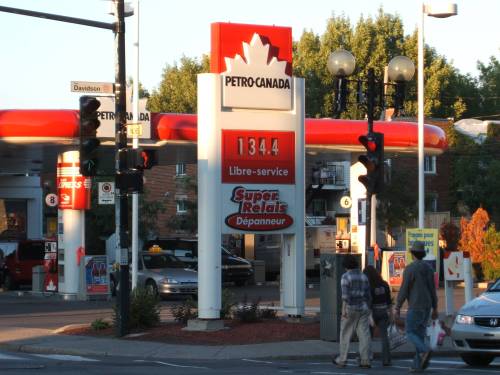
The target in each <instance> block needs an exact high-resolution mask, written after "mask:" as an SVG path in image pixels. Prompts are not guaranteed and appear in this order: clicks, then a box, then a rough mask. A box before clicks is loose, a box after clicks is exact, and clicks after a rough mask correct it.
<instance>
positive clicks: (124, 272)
mask: <svg viewBox="0 0 500 375" xmlns="http://www.w3.org/2000/svg"><path fill="white" fill-rule="evenodd" d="M114 3H115V6H116V9H115V17H116V21H115V27H116V28H115V30H114V33H115V46H116V59H115V61H116V65H115V134H116V139H115V147H116V159H115V169H116V176H120V175H121V174H123V173H124V172H125V171H126V170H127V127H126V122H127V118H126V97H125V90H126V82H125V14H124V0H115V2H114ZM117 182H118V181H117ZM115 186H116V197H117V199H116V200H115V221H116V236H117V239H118V248H119V251H120V289H119V292H118V309H117V310H118V314H117V317H118V319H117V335H118V336H125V335H126V334H127V333H128V323H129V306H130V292H129V266H128V248H129V246H128V200H127V189H124V188H123V186H120V185H119V184H118V183H115Z"/></svg>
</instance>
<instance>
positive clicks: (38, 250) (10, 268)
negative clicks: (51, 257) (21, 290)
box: [0, 240, 45, 289]
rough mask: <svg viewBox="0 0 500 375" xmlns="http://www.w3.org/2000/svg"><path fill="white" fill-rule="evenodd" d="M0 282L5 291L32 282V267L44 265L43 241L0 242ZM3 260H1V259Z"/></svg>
mask: <svg viewBox="0 0 500 375" xmlns="http://www.w3.org/2000/svg"><path fill="white" fill-rule="evenodd" d="M0 250H1V252H0V254H1V253H3V257H2V256H0V281H1V282H2V284H3V286H4V288H5V289H14V288H15V287H16V286H18V285H23V284H29V285H31V282H32V277H33V276H32V275H33V270H32V268H33V267H34V266H40V265H43V263H44V256H45V241H43V240H25V241H18V242H0ZM1 258H3V259H1Z"/></svg>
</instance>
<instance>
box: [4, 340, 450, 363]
mask: <svg viewBox="0 0 500 375" xmlns="http://www.w3.org/2000/svg"><path fill="white" fill-rule="evenodd" d="M296 343H297V342H296ZM306 343H307V342H304V344H306ZM248 346H249V345H247V348H246V349H247V351H246V352H245V353H244V354H242V355H241V356H239V357H240V358H248V359H252V358H256V359H274V360H326V361H329V360H331V358H332V355H333V354H335V352H334V351H332V353H329V354H324V353H323V354H275V355H269V356H262V355H254V353H252V350H251V349H250V348H248ZM0 348H2V349H7V350H10V351H14V352H21V353H35V354H63V355H77V356H98V357H110V356H116V357H120V356H121V357H136V356H137V354H135V353H123V354H120V353H113V354H111V353H110V352H109V351H97V350H88V349H75V348H61V347H47V346H41V345H37V344H35V343H33V344H30V343H26V344H10V343H0ZM248 349H250V350H248ZM414 354H415V353H414V352H413V351H400V352H398V351H394V352H391V357H392V358H394V359H396V358H398V359H399V358H412V357H413V356H414ZM433 354H434V356H440V357H456V356H457V352H456V351H454V350H452V349H446V350H438V351H434V352H433ZM355 356H356V353H352V352H351V353H350V354H349V358H350V359H354V358H356V357H355ZM380 357H381V353H379V352H375V353H374V360H375V361H377V360H380ZM154 358H156V359H161V358H163V359H175V358H178V357H177V356H176V354H175V353H165V354H164V355H161V354H160V355H159V354H158V352H157V353H155V355H154ZM193 358H197V357H196V356H193ZM233 359H234V357H233Z"/></svg>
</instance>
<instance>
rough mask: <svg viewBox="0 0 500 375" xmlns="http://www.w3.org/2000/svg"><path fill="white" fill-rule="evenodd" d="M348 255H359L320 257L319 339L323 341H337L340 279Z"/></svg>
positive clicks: (359, 257) (340, 305) (340, 254)
mask: <svg viewBox="0 0 500 375" xmlns="http://www.w3.org/2000/svg"><path fill="white" fill-rule="evenodd" d="M348 255H354V256H357V257H358V262H359V264H361V254H346V253H326V254H321V257H320V284H319V285H320V311H321V312H320V338H321V340H325V341H339V339H340V316H341V314H342V311H341V308H342V290H341V287H340V279H341V278H342V274H343V273H344V272H345V271H346V269H345V268H344V266H343V265H342V264H343V262H344V258H345V257H346V256H348Z"/></svg>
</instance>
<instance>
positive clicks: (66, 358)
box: [33, 354, 100, 362]
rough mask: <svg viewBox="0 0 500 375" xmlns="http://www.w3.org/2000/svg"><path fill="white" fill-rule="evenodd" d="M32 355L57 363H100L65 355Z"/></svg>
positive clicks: (95, 360) (77, 356) (90, 359)
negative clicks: (56, 361)
mask: <svg viewBox="0 0 500 375" xmlns="http://www.w3.org/2000/svg"><path fill="white" fill-rule="evenodd" d="M33 355H34V356H37V357H40V358H47V359H55V360H59V361H74V362H100V361H99V360H98V359H92V358H85V357H81V356H79V355H66V354H33Z"/></svg>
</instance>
